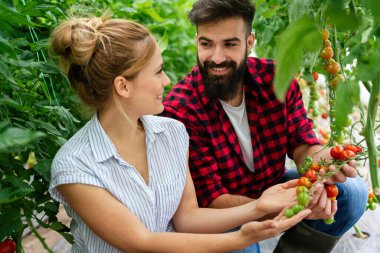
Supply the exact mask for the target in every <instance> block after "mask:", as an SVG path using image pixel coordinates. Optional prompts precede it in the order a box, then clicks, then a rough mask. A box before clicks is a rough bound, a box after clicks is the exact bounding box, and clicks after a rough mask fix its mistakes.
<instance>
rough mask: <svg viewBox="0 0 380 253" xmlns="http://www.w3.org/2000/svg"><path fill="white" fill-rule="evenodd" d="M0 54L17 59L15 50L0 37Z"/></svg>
mask: <svg viewBox="0 0 380 253" xmlns="http://www.w3.org/2000/svg"><path fill="white" fill-rule="evenodd" d="M0 53H3V54H8V55H9V56H10V57H12V58H17V54H16V51H15V49H14V48H13V46H12V45H11V44H9V41H8V40H6V39H4V38H3V37H1V36H0Z"/></svg>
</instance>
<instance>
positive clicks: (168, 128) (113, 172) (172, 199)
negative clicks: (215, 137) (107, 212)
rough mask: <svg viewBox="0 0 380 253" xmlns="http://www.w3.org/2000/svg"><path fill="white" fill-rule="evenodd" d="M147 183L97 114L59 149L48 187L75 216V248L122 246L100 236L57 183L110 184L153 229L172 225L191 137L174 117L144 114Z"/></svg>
mask: <svg viewBox="0 0 380 253" xmlns="http://www.w3.org/2000/svg"><path fill="white" fill-rule="evenodd" d="M141 121H142V123H143V125H144V128H145V131H146V147H147V159H148V170H149V186H147V185H146V183H145V181H144V179H143V178H142V177H141V175H140V174H139V173H138V172H137V171H136V170H135V169H134V167H133V166H131V165H129V164H128V161H123V159H122V158H121V157H120V155H119V154H118V153H117V151H116V148H115V146H114V145H113V144H112V142H111V140H110V139H109V138H108V136H107V134H106V133H105V132H104V130H103V128H102V127H101V125H100V123H99V120H98V118H97V116H96V114H95V115H94V116H93V117H92V119H91V120H90V121H89V122H88V123H87V124H86V125H85V126H84V127H83V128H82V129H81V130H79V131H78V133H76V134H75V135H74V136H73V137H72V138H71V139H70V140H68V141H67V142H66V143H65V144H64V145H63V146H62V148H61V149H60V150H59V151H58V153H57V155H56V156H55V158H54V161H53V164H52V175H51V183H50V189H49V192H50V194H51V196H52V197H53V198H54V199H56V200H57V201H59V202H61V203H62V204H63V205H64V207H65V209H66V211H67V213H68V215H69V216H71V217H72V218H73V219H72V222H71V232H72V234H73V236H74V239H75V244H74V245H73V248H72V252H91V253H92V252H101V253H108V252H120V251H119V250H118V249H116V248H114V247H113V246H111V245H110V244H108V243H107V242H105V241H104V240H102V239H101V238H99V237H98V236H97V235H96V234H95V233H94V232H92V231H91V230H90V229H89V227H87V225H86V224H85V223H84V222H83V221H82V220H81V218H80V217H79V216H78V215H77V214H76V213H75V212H74V211H73V210H72V209H71V208H70V206H69V205H68V203H67V202H66V201H65V200H64V198H63V197H62V195H61V194H60V193H59V192H58V191H57V186H58V185H62V184H71V183H80V184H89V185H94V186H97V187H101V188H105V189H107V190H108V191H109V192H110V193H111V194H113V195H114V196H115V197H116V198H117V199H118V200H119V201H120V202H122V203H123V204H124V205H125V206H127V207H128V208H129V209H130V210H131V211H132V212H133V213H134V214H135V215H136V216H137V217H138V218H139V219H140V220H141V222H142V223H143V224H144V225H145V226H146V227H147V228H148V229H149V230H150V231H152V232H164V231H174V229H173V226H172V223H171V219H172V216H173V215H174V213H175V211H176V209H177V207H178V205H179V202H180V200H181V196H182V193H183V190H184V186H185V181H186V170H187V159H186V155H187V149H188V144H189V137H188V135H187V132H186V129H185V127H184V125H183V124H182V123H180V122H178V121H176V120H173V119H169V118H164V117H158V116H143V117H141Z"/></svg>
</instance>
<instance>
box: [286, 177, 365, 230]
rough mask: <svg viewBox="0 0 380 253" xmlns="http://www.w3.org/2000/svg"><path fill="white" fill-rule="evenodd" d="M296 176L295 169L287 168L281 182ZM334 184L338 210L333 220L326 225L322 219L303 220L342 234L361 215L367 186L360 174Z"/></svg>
mask: <svg viewBox="0 0 380 253" xmlns="http://www.w3.org/2000/svg"><path fill="white" fill-rule="evenodd" d="M296 178H299V175H298V173H297V171H296V170H287V171H286V172H285V174H284V176H283V178H282V179H281V182H286V181H288V180H291V179H296ZM335 184H336V186H337V187H338V189H339V194H338V196H337V201H338V211H337V212H336V214H335V216H334V218H335V222H334V223H333V224H331V225H326V224H325V223H324V222H323V220H304V223H305V224H307V225H308V226H310V227H311V228H313V229H315V230H318V231H321V232H323V233H326V234H329V235H332V236H342V235H343V234H344V233H345V232H347V231H348V230H349V229H350V228H351V227H352V226H353V225H355V223H356V222H357V221H358V220H359V219H360V217H361V216H362V215H363V213H364V211H365V207H366V203H367V198H368V187H367V185H366V184H365V183H364V181H363V180H362V179H361V177H360V176H357V177H356V178H347V181H346V182H344V183H335Z"/></svg>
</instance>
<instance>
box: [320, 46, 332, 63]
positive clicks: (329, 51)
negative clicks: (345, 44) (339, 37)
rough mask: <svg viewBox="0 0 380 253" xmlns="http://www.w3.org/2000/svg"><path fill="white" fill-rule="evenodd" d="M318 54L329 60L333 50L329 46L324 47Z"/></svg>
mask: <svg viewBox="0 0 380 253" xmlns="http://www.w3.org/2000/svg"><path fill="white" fill-rule="evenodd" d="M320 56H321V57H322V59H324V60H330V59H331V58H332V57H333V56H334V51H333V50H332V48H331V47H325V48H324V49H323V50H322V52H321V53H320Z"/></svg>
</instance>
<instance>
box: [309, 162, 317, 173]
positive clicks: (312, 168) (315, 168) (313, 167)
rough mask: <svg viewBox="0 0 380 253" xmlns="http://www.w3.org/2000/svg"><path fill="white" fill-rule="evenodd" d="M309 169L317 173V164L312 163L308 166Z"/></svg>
mask: <svg viewBox="0 0 380 253" xmlns="http://www.w3.org/2000/svg"><path fill="white" fill-rule="evenodd" d="M310 169H311V170H314V171H316V172H318V171H319V165H318V163H312V164H311V166H310Z"/></svg>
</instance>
